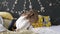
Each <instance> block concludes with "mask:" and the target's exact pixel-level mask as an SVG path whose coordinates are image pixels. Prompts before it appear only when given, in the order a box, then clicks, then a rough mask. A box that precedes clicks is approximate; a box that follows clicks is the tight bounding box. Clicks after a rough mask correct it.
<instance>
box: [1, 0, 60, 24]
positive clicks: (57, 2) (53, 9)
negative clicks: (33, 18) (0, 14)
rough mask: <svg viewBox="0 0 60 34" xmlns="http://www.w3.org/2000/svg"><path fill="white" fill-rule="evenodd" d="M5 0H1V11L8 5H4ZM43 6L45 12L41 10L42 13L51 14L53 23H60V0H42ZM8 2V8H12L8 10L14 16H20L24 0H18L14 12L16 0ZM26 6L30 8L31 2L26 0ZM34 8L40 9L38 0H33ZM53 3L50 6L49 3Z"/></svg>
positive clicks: (8, 0)
mask: <svg viewBox="0 0 60 34" xmlns="http://www.w3.org/2000/svg"><path fill="white" fill-rule="evenodd" d="M4 1H5V0H0V11H6V9H7V7H6V6H3V5H2V4H1V3H2V2H4ZM40 1H41V3H42V5H43V7H45V12H40V13H39V14H40V15H49V16H50V18H51V22H52V24H53V25H60V0H40ZM7 2H8V8H9V9H10V10H9V11H7V12H10V13H11V14H12V15H13V17H14V18H18V17H19V16H20V15H19V12H20V11H22V10H23V4H24V0H18V3H17V4H16V5H15V7H14V9H13V12H14V13H12V12H11V9H12V5H13V4H14V2H15V0H7ZM26 2H27V4H26V8H27V10H28V9H29V8H28V6H29V2H28V0H27V1H26ZM31 2H32V6H33V8H35V9H36V10H40V8H41V7H40V6H39V4H38V1H37V0H31ZM50 3H52V6H49V4H50ZM16 12H17V13H16Z"/></svg>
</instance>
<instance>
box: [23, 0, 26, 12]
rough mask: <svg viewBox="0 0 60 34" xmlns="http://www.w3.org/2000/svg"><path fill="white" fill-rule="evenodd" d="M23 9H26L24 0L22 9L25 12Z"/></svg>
mask: <svg viewBox="0 0 60 34" xmlns="http://www.w3.org/2000/svg"><path fill="white" fill-rule="evenodd" d="M25 9H26V0H25V1H24V4H23V11H24V12H25Z"/></svg>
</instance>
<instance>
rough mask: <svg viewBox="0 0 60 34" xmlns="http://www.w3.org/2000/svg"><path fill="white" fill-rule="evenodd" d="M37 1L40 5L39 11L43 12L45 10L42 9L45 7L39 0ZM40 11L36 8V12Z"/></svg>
mask: <svg viewBox="0 0 60 34" xmlns="http://www.w3.org/2000/svg"><path fill="white" fill-rule="evenodd" d="M37 1H38V3H39V5H40V7H41V9H40V11H41V12H45V10H44V9H45V8H44V7H43V6H42V4H41V2H40V0H37ZM40 11H39V10H38V12H40Z"/></svg>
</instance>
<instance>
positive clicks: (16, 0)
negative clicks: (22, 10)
mask: <svg viewBox="0 0 60 34" xmlns="http://www.w3.org/2000/svg"><path fill="white" fill-rule="evenodd" d="M17 2H18V0H15V2H14V4H13V6H12V9H11V12H12V13H14V12H13V10H14V8H15V5H16V4H17ZM16 13H18V12H16Z"/></svg>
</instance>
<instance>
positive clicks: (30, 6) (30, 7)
mask: <svg viewBox="0 0 60 34" xmlns="http://www.w3.org/2000/svg"><path fill="white" fill-rule="evenodd" d="M29 3H30V5H29V9H32V4H31V0H29Z"/></svg>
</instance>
